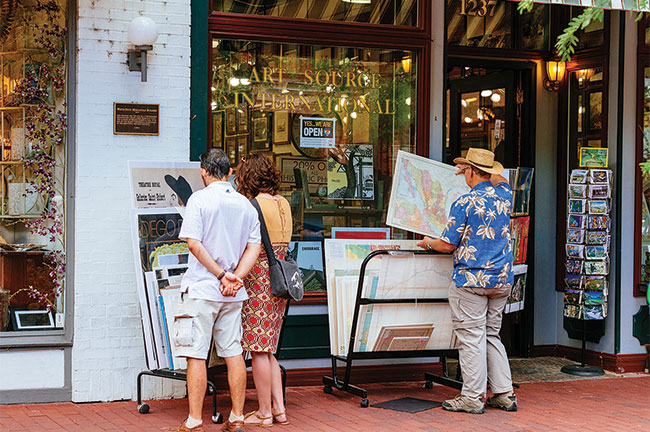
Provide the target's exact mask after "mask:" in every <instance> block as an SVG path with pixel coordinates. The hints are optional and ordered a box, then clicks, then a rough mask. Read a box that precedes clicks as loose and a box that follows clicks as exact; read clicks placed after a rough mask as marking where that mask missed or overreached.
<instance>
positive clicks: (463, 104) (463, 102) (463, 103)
mask: <svg viewBox="0 0 650 432" xmlns="http://www.w3.org/2000/svg"><path fill="white" fill-rule="evenodd" d="M460 104H461V105H462V106H464V107H465V108H467V101H466V100H465V99H461V100H460Z"/></svg>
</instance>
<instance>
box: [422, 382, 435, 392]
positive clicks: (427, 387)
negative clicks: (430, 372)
mask: <svg viewBox="0 0 650 432" xmlns="http://www.w3.org/2000/svg"><path fill="white" fill-rule="evenodd" d="M424 388H426V389H429V390H431V389H432V388H433V382H431V381H425V382H424Z"/></svg>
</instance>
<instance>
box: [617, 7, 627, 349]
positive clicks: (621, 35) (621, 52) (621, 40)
mask: <svg viewBox="0 0 650 432" xmlns="http://www.w3.org/2000/svg"><path fill="white" fill-rule="evenodd" d="M618 14H619V18H620V19H619V28H618V102H617V106H618V114H617V116H616V125H617V128H616V129H617V131H616V286H615V287H614V293H615V296H616V298H615V299H614V329H615V332H614V354H618V353H619V352H621V283H622V276H623V275H622V272H621V227H622V223H621V219H622V214H621V212H622V208H621V207H622V203H621V184H623V157H622V156H623V127H622V125H623V103H624V93H625V89H624V86H625V77H624V72H625V15H626V14H625V13H623V12H619V13H618Z"/></svg>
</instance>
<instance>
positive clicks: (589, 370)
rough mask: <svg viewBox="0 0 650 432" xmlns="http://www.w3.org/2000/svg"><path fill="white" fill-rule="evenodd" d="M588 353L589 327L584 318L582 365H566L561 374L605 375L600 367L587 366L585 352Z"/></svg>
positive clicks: (581, 351) (581, 350)
mask: <svg viewBox="0 0 650 432" xmlns="http://www.w3.org/2000/svg"><path fill="white" fill-rule="evenodd" d="M586 351H587V327H586V325H585V318H584V316H583V317H582V348H581V349H580V364H579V365H577V364H570V365H564V366H562V368H561V369H560V371H561V372H564V373H565V374H569V375H576V376H586V377H588V376H601V375H605V371H604V370H602V369H601V368H599V367H596V366H591V365H588V364H585V352H586Z"/></svg>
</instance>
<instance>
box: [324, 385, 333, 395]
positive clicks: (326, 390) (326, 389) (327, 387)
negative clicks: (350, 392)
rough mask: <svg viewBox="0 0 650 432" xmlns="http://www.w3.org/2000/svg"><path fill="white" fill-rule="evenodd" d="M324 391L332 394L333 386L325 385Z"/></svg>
mask: <svg viewBox="0 0 650 432" xmlns="http://www.w3.org/2000/svg"><path fill="white" fill-rule="evenodd" d="M323 392H325V393H326V394H332V386H328V385H326V386H324V387H323Z"/></svg>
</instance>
